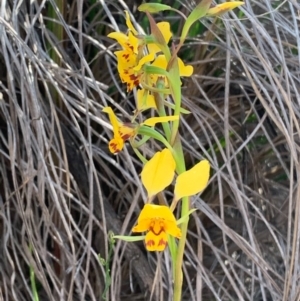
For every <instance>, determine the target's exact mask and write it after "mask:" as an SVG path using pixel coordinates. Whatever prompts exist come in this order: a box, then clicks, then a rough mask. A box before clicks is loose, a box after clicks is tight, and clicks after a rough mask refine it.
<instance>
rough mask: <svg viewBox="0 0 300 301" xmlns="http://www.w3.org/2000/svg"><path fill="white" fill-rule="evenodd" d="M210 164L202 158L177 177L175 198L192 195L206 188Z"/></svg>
mask: <svg viewBox="0 0 300 301" xmlns="http://www.w3.org/2000/svg"><path fill="white" fill-rule="evenodd" d="M209 171H210V165H209V162H208V161H207V160H202V161H200V162H199V163H198V164H196V165H195V166H194V167H192V168H191V169H190V170H188V171H185V172H183V173H182V174H180V175H179V176H178V177H177V179H176V184H175V190H174V194H175V199H176V200H179V199H181V198H182V197H184V196H191V195H194V194H197V193H198V192H200V191H202V190H204V188H205V187H206V186H207V183H208V180H209Z"/></svg>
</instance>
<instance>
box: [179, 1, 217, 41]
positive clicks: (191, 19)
mask: <svg viewBox="0 0 300 301" xmlns="http://www.w3.org/2000/svg"><path fill="white" fill-rule="evenodd" d="M211 2H212V0H202V1H201V2H200V3H199V4H198V5H197V6H196V7H195V8H194V9H193V11H192V12H191V13H190V15H189V16H188V18H187V19H186V21H185V24H184V26H183V29H182V33H181V37H180V44H183V42H184V40H185V39H186V37H187V35H188V32H189V30H190V28H191V26H192V25H193V24H194V23H195V22H196V21H197V20H198V19H201V18H202V17H204V16H205V15H206V13H207V12H208V10H209V7H210V5H211Z"/></svg>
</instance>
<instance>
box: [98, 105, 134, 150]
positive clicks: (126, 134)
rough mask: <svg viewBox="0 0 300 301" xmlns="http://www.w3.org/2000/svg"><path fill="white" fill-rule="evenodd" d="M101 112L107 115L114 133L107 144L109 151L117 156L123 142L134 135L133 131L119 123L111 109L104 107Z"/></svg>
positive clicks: (131, 128)
mask: <svg viewBox="0 0 300 301" xmlns="http://www.w3.org/2000/svg"><path fill="white" fill-rule="evenodd" d="M102 111H103V112H105V113H107V114H108V117H109V120H110V123H111V125H112V127H113V132H114V137H113V138H112V139H111V140H110V141H109V144H108V147H109V151H110V152H111V153H113V154H117V153H118V152H120V151H121V150H122V149H123V147H124V143H125V141H126V140H128V139H129V138H131V137H132V136H134V135H135V129H134V128H133V127H130V126H126V125H124V124H123V123H121V122H119V121H118V119H117V116H116V115H115V113H114V112H113V110H112V108H111V107H105V108H103V110H102Z"/></svg>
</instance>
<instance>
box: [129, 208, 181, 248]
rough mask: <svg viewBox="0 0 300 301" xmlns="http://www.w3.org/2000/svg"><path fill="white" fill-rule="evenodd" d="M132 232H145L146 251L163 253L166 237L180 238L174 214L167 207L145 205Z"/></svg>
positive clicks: (166, 242)
mask: <svg viewBox="0 0 300 301" xmlns="http://www.w3.org/2000/svg"><path fill="white" fill-rule="evenodd" d="M132 232H147V233H146V237H145V246H146V249H147V250H148V251H163V250H164V249H165V248H166V246H167V244H168V235H171V236H174V237H176V238H180V237H181V230H180V228H179V227H178V226H177V224H176V219H175V217H174V214H173V213H172V211H171V210H170V208H169V207H167V206H159V205H153V204H146V205H145V206H144V208H143V209H142V211H141V213H140V215H139V217H138V222H137V225H136V226H135V227H134V228H133V229H132Z"/></svg>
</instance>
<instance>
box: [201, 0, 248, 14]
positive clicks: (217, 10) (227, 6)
mask: <svg viewBox="0 0 300 301" xmlns="http://www.w3.org/2000/svg"><path fill="white" fill-rule="evenodd" d="M243 4H245V3H244V2H242V1H231V2H225V3H222V4H218V5H216V6H215V7H212V8H210V9H209V10H208V11H207V13H206V16H207V17H211V16H220V15H222V14H224V13H226V12H228V11H230V10H233V9H234V8H236V7H238V6H241V5H243Z"/></svg>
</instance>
